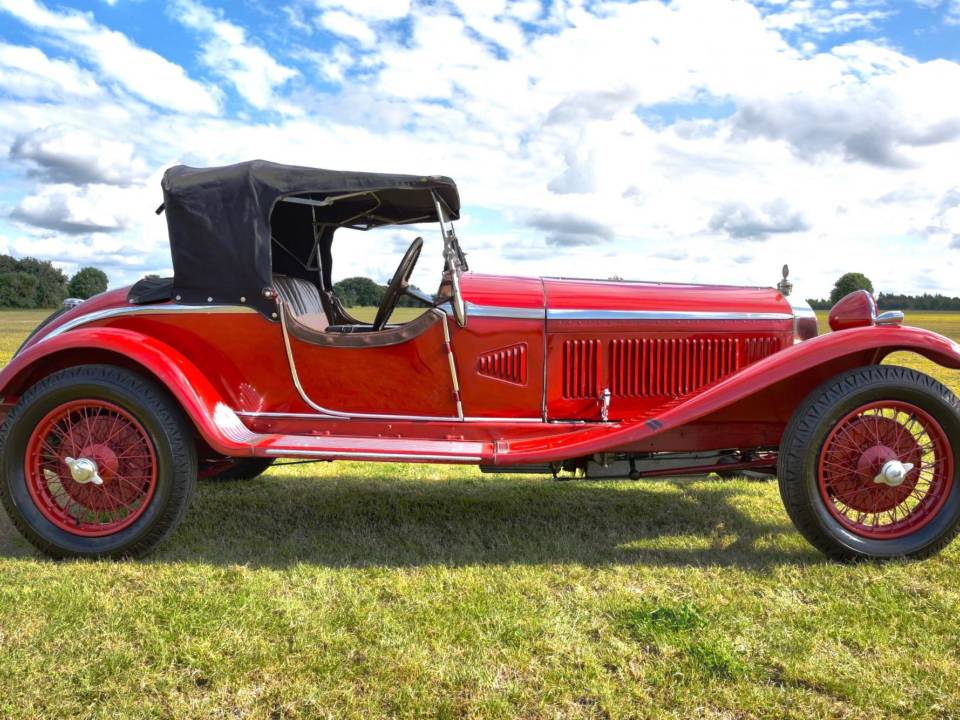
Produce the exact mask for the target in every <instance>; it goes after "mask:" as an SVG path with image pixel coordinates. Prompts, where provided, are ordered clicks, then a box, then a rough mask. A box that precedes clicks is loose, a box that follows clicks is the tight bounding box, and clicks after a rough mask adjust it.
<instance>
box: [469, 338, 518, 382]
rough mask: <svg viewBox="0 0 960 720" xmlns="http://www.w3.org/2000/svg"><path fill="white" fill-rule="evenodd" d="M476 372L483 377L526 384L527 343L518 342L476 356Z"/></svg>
mask: <svg viewBox="0 0 960 720" xmlns="http://www.w3.org/2000/svg"><path fill="white" fill-rule="evenodd" d="M477 372H478V373H479V374H480V375H483V376H484V377H490V378H495V379H497V380H505V381H506V382H512V383H517V384H518V385H526V384H527V344H526V343H520V344H518V345H511V346H510V347H505V348H500V349H499V350H492V351H491V352H487V353H483V354H482V355H481V356H480V357H479V358H477Z"/></svg>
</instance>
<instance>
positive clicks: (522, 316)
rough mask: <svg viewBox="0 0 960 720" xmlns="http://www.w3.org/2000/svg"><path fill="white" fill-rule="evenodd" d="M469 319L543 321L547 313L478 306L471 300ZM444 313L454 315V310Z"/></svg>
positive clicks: (515, 308) (494, 306)
mask: <svg viewBox="0 0 960 720" xmlns="http://www.w3.org/2000/svg"><path fill="white" fill-rule="evenodd" d="M466 307H467V317H486V318H510V319H513V320H543V319H545V318H546V312H545V311H544V310H543V308H517V307H498V306H496V305H476V304H474V303H472V302H470V301H469V300H468V301H467V303H466ZM444 311H445V312H446V313H447V314H448V315H452V314H453V311H452V310H447V309H446V308H444Z"/></svg>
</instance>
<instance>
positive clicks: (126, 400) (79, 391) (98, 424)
mask: <svg viewBox="0 0 960 720" xmlns="http://www.w3.org/2000/svg"><path fill="white" fill-rule="evenodd" d="M196 474H197V460H196V450H195V448H194V443H193V439H192V435H191V432H190V427H189V424H188V422H187V420H186V419H185V418H184V416H183V413H182V411H181V409H180V408H179V407H178V406H177V405H176V403H175V402H174V401H173V400H172V399H171V398H170V397H169V396H168V395H167V393H166V392H165V391H164V390H163V389H162V388H160V387H158V386H157V385H155V384H154V383H153V382H151V381H149V380H147V379H145V378H143V377H141V376H139V375H137V374H135V373H133V372H130V371H129V370H124V369H122V368H117V367H112V366H108V365H83V366H78V367H73V368H68V369H66V370H61V371H60V372H57V373H54V374H52V375H50V376H49V377H47V378H44V379H43V380H41V381H40V382H39V383H37V384H36V385H34V386H33V387H32V388H30V389H29V390H28V391H27V392H25V393H24V394H23V396H22V397H21V398H20V401H19V402H18V403H17V405H16V407H14V409H13V410H12V411H11V413H10V415H9V416H8V417H7V421H6V422H5V423H4V425H3V429H2V430H0V499H2V501H3V504H4V506H5V508H6V510H7V513H8V514H9V516H10V518H11V520H12V521H13V523H14V525H16V527H17V529H18V530H19V531H20V532H21V534H23V536H24V537H25V538H26V539H27V540H29V541H30V542H31V543H33V544H34V545H35V546H36V547H37V548H39V549H40V550H42V551H43V552H45V553H47V554H48V555H51V556H53V557H57V558H62V557H123V556H137V555H142V554H144V553H146V552H147V551H149V550H151V549H152V548H153V547H154V546H155V545H156V544H157V543H159V542H160V541H161V540H163V538H165V537H166V536H167V535H168V534H169V533H170V532H172V530H173V529H174V528H175V527H176V525H177V524H178V523H179V522H180V520H181V518H182V517H183V515H184V513H185V512H186V509H187V506H188V505H189V503H190V497H191V495H192V494H193V489H194V486H195V484H196Z"/></svg>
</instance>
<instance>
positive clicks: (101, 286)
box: [67, 267, 109, 300]
mask: <svg viewBox="0 0 960 720" xmlns="http://www.w3.org/2000/svg"><path fill="white" fill-rule="evenodd" d="M108 282H109V280H108V279H107V274H106V273H105V272H104V271H103V270H100V269H98V268H95V267H85V268H80V269H79V270H78V271H77V274H76V275H74V276H73V277H72V278H70V284H69V285H68V286H67V292H68V293H70V297H75V298H80V299H81V300H86V299H87V298H89V297H93V296H94V295H97V294H99V293H102V292H104V291H105V290H106V289H107V283H108Z"/></svg>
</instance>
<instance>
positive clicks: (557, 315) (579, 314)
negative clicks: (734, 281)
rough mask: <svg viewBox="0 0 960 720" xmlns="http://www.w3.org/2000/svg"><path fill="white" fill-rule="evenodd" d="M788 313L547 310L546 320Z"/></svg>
mask: <svg viewBox="0 0 960 720" xmlns="http://www.w3.org/2000/svg"><path fill="white" fill-rule="evenodd" d="M792 319H793V315H792V314H790V313H748V312H713V311H696V310H548V311H547V320H792Z"/></svg>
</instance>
